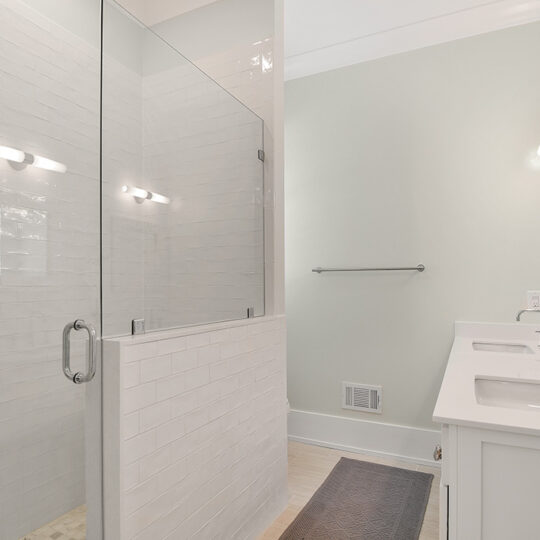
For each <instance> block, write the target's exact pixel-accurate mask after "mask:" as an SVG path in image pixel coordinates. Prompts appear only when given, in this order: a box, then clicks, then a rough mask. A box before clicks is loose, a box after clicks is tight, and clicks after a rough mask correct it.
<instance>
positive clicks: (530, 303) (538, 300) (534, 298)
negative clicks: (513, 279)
mask: <svg viewBox="0 0 540 540" xmlns="http://www.w3.org/2000/svg"><path fill="white" fill-rule="evenodd" d="M527 307H528V308H529V309H530V308H540V291H527Z"/></svg>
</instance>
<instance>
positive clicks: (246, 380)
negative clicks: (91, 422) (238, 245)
mask: <svg viewBox="0 0 540 540" xmlns="http://www.w3.org/2000/svg"><path fill="white" fill-rule="evenodd" d="M104 430H105V436H104V440H105V448H104V452H105V458H104V477H105V530H106V536H107V537H108V538H117V539H119V540H125V539H136V540H146V539H150V540H161V539H188V538H189V539H204V540H208V539H211V538H227V539H234V538H238V539H252V538H256V537H257V535H258V534H259V533H260V532H262V531H263V530H264V529H265V527H266V526H267V525H268V524H269V523H271V522H272V520H273V519H274V518H275V517H276V516H277V515H278V514H279V513H280V512H281V511H282V510H283V508H284V507H285V505H286V501H287V478H286V470H287V456H286V437H287V434H286V371H285V319H284V318H283V317H262V318H258V319H254V320H252V321H238V322H232V323H221V324H214V325H209V326H207V327H200V326H199V327H196V328H192V329H189V328H187V329H186V328H184V329H180V330H172V331H167V332H159V333H154V334H149V335H146V336H136V337H124V338H118V339H110V340H105V342H104Z"/></svg>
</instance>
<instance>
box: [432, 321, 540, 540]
mask: <svg viewBox="0 0 540 540" xmlns="http://www.w3.org/2000/svg"><path fill="white" fill-rule="evenodd" d="M538 331H539V327H538V325H525V324H506V323H466V322H457V323H456V325H455V336H454V343H453V346H452V351H451V352H450V357H449V359H448V364H447V366H446V371H445V374H444V377H443V381H442V384H441V389H440V391H439V396H438V398H437V403H436V405H435V410H434V411H433V420H434V421H435V422H437V423H439V424H440V425H441V426H442V438H441V440H442V474H441V491H440V494H441V499H440V540H540V343H539V342H538Z"/></svg>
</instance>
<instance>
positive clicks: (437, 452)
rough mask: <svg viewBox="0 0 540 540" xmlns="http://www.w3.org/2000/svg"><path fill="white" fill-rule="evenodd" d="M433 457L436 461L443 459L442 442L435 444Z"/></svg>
mask: <svg viewBox="0 0 540 540" xmlns="http://www.w3.org/2000/svg"><path fill="white" fill-rule="evenodd" d="M433 459H434V460H435V461H441V459H442V447H441V445H440V444H438V445H437V446H435V450H433Z"/></svg>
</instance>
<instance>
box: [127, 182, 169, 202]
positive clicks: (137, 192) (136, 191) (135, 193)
mask: <svg viewBox="0 0 540 540" xmlns="http://www.w3.org/2000/svg"><path fill="white" fill-rule="evenodd" d="M122 193H125V194H126V195H131V196H132V197H133V198H134V199H135V201H136V202H138V203H139V204H142V203H143V202H144V201H154V202H157V203H161V204H169V203H170V202H171V200H170V199H169V197H165V195H160V194H159V193H154V192H152V191H147V190H146V189H142V188H138V187H132V186H122Z"/></svg>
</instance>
